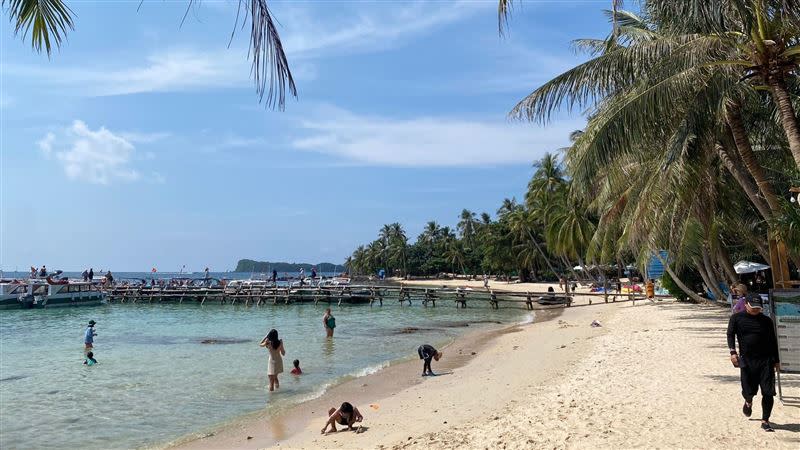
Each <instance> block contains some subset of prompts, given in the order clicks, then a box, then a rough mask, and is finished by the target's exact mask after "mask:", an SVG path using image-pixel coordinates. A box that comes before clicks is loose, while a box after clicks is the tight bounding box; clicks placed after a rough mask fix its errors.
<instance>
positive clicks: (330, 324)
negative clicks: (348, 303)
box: [322, 308, 336, 337]
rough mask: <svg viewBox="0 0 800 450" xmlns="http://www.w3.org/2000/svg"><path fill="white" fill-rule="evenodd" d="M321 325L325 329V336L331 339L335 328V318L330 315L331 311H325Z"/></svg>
mask: <svg viewBox="0 0 800 450" xmlns="http://www.w3.org/2000/svg"><path fill="white" fill-rule="evenodd" d="M322 325H323V326H324V327H325V335H326V336H327V337H333V329H334V328H336V318H335V317H333V314H331V309H330V308H328V309H326V310H325V315H324V316H322Z"/></svg>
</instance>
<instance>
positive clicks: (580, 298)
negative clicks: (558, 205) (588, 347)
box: [106, 284, 665, 309]
mask: <svg viewBox="0 0 800 450" xmlns="http://www.w3.org/2000/svg"><path fill="white" fill-rule="evenodd" d="M658 297H665V296H658ZM106 298H107V300H108V302H109V303H195V304H201V305H202V304H206V303H218V304H241V305H245V306H250V305H254V306H258V305H268V304H270V305H288V304H294V303H313V304H318V303H320V302H321V303H325V304H336V305H342V304H368V305H370V306H373V305H378V306H383V305H384V303H387V304H396V305H399V306H411V305H413V304H415V303H417V304H420V305H422V306H425V307H436V306H437V304H438V305H439V306H442V305H444V306H455V307H456V308H467V307H470V306H482V307H485V306H488V307H490V308H492V309H499V308H501V307H513V308H525V309H534V308H541V307H548V306H549V307H570V306H586V305H591V304H597V303H609V302H620V301H632V302H635V301H636V300H645V297H644V295H643V294H642V293H634V292H630V293H615V292H609V293H603V292H596V293H585V292H579V293H569V294H565V293H553V292H537V291H526V292H519V291H510V290H502V289H483V288H459V287H425V286H412V285H369V284H367V285H342V286H308V287H288V286H270V285H247V284H238V285H236V286H226V287H223V286H158V285H156V286H150V285H117V286H113V287H111V288H107V289H106Z"/></svg>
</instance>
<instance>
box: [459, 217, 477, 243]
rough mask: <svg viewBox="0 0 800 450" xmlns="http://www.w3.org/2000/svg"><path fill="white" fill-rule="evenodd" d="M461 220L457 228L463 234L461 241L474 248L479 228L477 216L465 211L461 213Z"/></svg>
mask: <svg viewBox="0 0 800 450" xmlns="http://www.w3.org/2000/svg"><path fill="white" fill-rule="evenodd" d="M460 219H461V220H460V221H459V222H458V225H457V226H456V228H457V229H458V231H459V233H461V239H463V240H464V242H465V243H466V244H467V246H468V247H472V244H473V240H474V238H475V233H476V229H477V227H478V222H477V219H476V215H475V213H474V212H472V211H470V210H468V209H464V210H462V211H461V217H460Z"/></svg>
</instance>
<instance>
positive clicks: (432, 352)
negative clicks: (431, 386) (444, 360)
mask: <svg viewBox="0 0 800 450" xmlns="http://www.w3.org/2000/svg"><path fill="white" fill-rule="evenodd" d="M417 353H418V354H419V359H424V360H425V363H424V364H423V365H422V376H423V377H427V376H428V375H436V374H435V373H433V370H431V360H432V359H435V360H436V361H439V358H441V357H442V355H443V353H442V352H440V351H438V350H436V349H435V348H433V346H432V345H428V344H424V345H420V346H419V348H418V349H417Z"/></svg>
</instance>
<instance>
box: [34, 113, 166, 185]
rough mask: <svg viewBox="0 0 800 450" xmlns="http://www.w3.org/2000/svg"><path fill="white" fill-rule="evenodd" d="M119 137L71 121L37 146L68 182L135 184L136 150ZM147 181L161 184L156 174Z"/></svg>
mask: <svg viewBox="0 0 800 450" xmlns="http://www.w3.org/2000/svg"><path fill="white" fill-rule="evenodd" d="M122 134H123V133H120V134H115V133H113V132H111V131H109V130H108V129H106V128H105V127H100V128H99V129H97V130H91V129H90V128H89V127H88V126H87V125H86V124H85V123H84V122H83V121H81V120H75V121H74V122H72V125H71V126H70V127H69V128H67V129H66V130H63V132H61V133H60V134H59V135H57V134H56V133H53V132H49V133H47V134H46V135H45V137H44V138H42V139H41V140H40V141H39V142H38V145H39V148H40V149H41V150H42V152H43V153H44V155H45V156H46V157H48V158H52V159H54V160H55V161H58V162H59V163H60V164H61V165H62V167H63V169H64V173H65V174H66V175H67V177H69V178H70V179H73V180H78V181H85V182H89V183H95V184H110V183H112V182H114V181H135V180H138V179H140V178H141V175H140V173H139V172H138V171H137V170H136V169H135V168H133V167H132V165H131V162H132V161H133V159H134V157H135V152H136V148H135V147H134V145H133V144H132V143H131V141H129V140H128V139H125V138H124V137H123V136H122ZM156 175H157V176H156ZM151 178H153V179H154V180H156V182H163V177H162V176H161V175H159V174H155V173H154V176H153V177H151ZM159 180H160V181H159Z"/></svg>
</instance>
